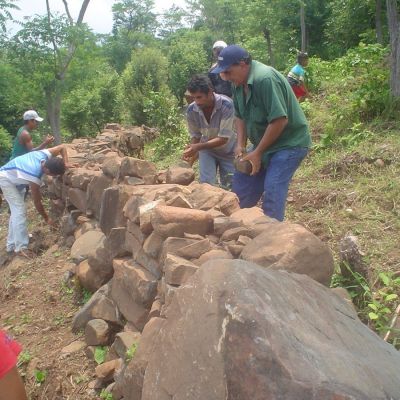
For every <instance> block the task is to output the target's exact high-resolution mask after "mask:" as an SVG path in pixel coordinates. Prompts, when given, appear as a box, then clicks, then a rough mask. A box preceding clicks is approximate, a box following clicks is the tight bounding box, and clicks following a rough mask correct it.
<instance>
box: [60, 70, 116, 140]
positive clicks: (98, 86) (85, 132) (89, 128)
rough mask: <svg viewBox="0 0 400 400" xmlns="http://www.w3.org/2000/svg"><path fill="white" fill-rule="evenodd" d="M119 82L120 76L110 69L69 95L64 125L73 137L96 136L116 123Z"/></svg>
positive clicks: (65, 104) (64, 109) (66, 102)
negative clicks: (108, 124) (113, 122)
mask: <svg viewBox="0 0 400 400" xmlns="http://www.w3.org/2000/svg"><path fill="white" fill-rule="evenodd" d="M117 82H118V75H117V73H116V72H115V71H113V70H112V69H111V68H107V67H106V68H103V70H100V71H97V73H96V74H95V75H94V76H93V77H92V79H90V80H88V81H86V82H85V85H82V86H78V87H76V88H74V89H72V90H71V91H70V92H69V93H68V94H67V95H66V97H65V99H64V104H63V115H62V117H63V125H64V126H65V127H66V128H67V129H68V130H69V131H70V132H71V133H72V136H73V137H81V136H94V135H96V134H97V133H99V132H100V131H101V130H102V129H103V127H104V124H105V123H107V122H111V121H115V114H116V96H117Z"/></svg>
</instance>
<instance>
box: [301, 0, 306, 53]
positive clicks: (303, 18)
mask: <svg viewBox="0 0 400 400" xmlns="http://www.w3.org/2000/svg"><path fill="white" fill-rule="evenodd" d="M300 31H301V51H302V52H305V51H306V50H307V43H306V40H307V32H306V16H305V9H304V3H303V2H302V1H301V2H300Z"/></svg>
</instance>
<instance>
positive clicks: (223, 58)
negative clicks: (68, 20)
mask: <svg viewBox="0 0 400 400" xmlns="http://www.w3.org/2000/svg"><path fill="white" fill-rule="evenodd" d="M246 58H249V53H248V52H247V51H246V50H245V49H243V48H242V47H240V46H236V45H235V44H233V45H231V46H227V47H225V48H224V49H222V51H221V53H219V56H218V65H217V66H216V67H215V68H214V69H213V70H212V71H211V72H212V73H213V74H219V73H220V72H224V71H226V70H227V69H228V68H229V67H230V66H231V65H233V64H238V63H239V62H240V61H243V60H245V59H246Z"/></svg>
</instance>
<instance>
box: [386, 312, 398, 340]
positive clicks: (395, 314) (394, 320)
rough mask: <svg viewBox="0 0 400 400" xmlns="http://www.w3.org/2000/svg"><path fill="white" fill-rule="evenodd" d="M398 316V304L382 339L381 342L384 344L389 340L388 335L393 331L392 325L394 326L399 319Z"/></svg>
mask: <svg viewBox="0 0 400 400" xmlns="http://www.w3.org/2000/svg"><path fill="white" fill-rule="evenodd" d="M399 315H400V304H399V305H398V306H397V308H396V311H395V313H394V316H393V319H392V322H391V323H390V326H389V329H388V331H387V332H386V335H385V337H384V338H383V340H384V341H385V342H387V341H388V340H389V337H390V334H391V333H392V329H393V327H394V325H395V324H396V321H397V319H398V318H399Z"/></svg>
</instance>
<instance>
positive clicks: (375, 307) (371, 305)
mask: <svg viewBox="0 0 400 400" xmlns="http://www.w3.org/2000/svg"><path fill="white" fill-rule="evenodd" d="M368 307H369V308H372V309H373V310H374V311H378V307H377V306H376V305H375V304H372V303H370V304H368Z"/></svg>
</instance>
